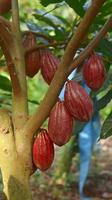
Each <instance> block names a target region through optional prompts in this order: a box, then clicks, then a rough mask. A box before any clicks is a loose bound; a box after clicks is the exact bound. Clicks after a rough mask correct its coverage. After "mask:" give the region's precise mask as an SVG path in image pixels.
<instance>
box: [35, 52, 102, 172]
mask: <svg viewBox="0 0 112 200" xmlns="http://www.w3.org/2000/svg"><path fill="white" fill-rule="evenodd" d="M41 54H42V56H43V61H42V62H41V69H42V74H43V77H44V79H45V81H46V82H47V83H48V84H49V83H50V81H51V79H52V77H53V76H54V73H55V70H56V65H57V64H58V60H53V62H52V60H50V59H52V57H51V56H50V59H49V60H50V62H51V63H53V64H52V66H55V67H52V68H49V67H48V68H47V69H46V68H44V66H45V65H44V63H46V65H48V64H49V63H48V60H47V61H46V57H49V53H48V52H46V53H45V54H43V52H41ZM50 73H51V74H50ZM83 76H84V79H85V81H86V84H87V85H88V86H89V87H90V88H91V89H92V90H96V89H99V88H100V87H101V86H102V84H103V83H104V80H105V67H104V64H103V61H102V58H101V57H100V56H99V55H97V54H95V53H92V54H91V56H90V57H89V58H88V59H87V60H86V62H85V64H84V67H83ZM92 115H93V102H92V100H91V98H90V96H89V95H88V93H87V92H86V91H85V90H84V88H83V87H82V86H81V85H80V84H79V83H77V82H76V81H73V80H68V81H67V82H66V84H65V92H64V101H61V100H58V102H57V103H56V105H55V106H54V107H53V109H52V110H51V113H50V116H49V122H48V132H47V131H46V130H45V129H41V131H40V133H39V135H38V136H37V138H36V140H35V142H34V145H33V161H34V164H35V165H36V167H38V168H39V169H41V170H42V171H44V170H46V169H48V168H49V167H50V166H51V164H52V162H53V159H54V144H56V145H58V146H62V145H64V144H66V143H67V142H68V141H69V139H70V138H71V135H72V128H73V120H79V121H85V122H86V121H89V120H90V119H91V118H92Z"/></svg>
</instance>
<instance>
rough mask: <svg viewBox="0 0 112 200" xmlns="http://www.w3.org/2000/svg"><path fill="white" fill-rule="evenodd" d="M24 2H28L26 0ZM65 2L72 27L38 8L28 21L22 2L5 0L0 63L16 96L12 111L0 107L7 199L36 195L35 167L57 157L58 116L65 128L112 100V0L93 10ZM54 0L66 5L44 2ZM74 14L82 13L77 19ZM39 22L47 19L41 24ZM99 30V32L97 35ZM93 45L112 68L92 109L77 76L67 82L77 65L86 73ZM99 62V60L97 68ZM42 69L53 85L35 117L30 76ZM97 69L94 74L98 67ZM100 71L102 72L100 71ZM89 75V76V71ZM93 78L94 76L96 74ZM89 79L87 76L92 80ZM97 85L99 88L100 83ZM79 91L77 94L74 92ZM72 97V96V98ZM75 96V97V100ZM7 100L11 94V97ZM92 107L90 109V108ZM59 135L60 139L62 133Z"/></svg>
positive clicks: (0, 82) (1, 84) (4, 82)
mask: <svg viewBox="0 0 112 200" xmlns="http://www.w3.org/2000/svg"><path fill="white" fill-rule="evenodd" d="M25 2H26V3H28V1H27V0H26V1H25ZM35 2H36V1H35ZM65 2H66V3H67V4H68V6H70V7H72V8H73V9H74V11H75V13H74V16H73V18H74V20H73V25H72V26H71V24H70V23H67V21H66V20H64V18H63V17H61V15H60V16H58V17H57V16H55V19H54V21H55V22H56V19H57V20H58V22H59V20H60V22H61V23H63V24H64V25H65V24H66V26H64V25H63V26H61V24H59V23H58V25H57V24H55V23H54V21H53V17H52V19H51V18H50V17H49V15H47V14H48V13H47V14H46V13H45V12H42V11H40V12H39V10H38V9H34V10H33V11H34V12H32V15H33V17H34V18H35V20H34V22H30V23H28V21H27V18H25V19H23V16H22V15H20V10H21V5H22V3H24V2H23V1H18V0H11V1H10V0H7V1H6V0H4V1H3V0H0V14H1V16H0V46H1V51H0V54H1V57H0V58H1V61H0V64H2V62H3V63H5V62H4V60H5V61H6V68H4V69H6V71H8V73H9V76H10V80H9V79H8V78H7V77H4V76H2V75H0V88H1V89H3V90H6V91H7V90H8V91H9V92H10V99H11V106H10V108H11V109H10V110H9V109H8V108H7V106H5V107H4V106H1V107H2V108H1V109H0V123H1V124H0V168H1V171H2V177H3V185H4V189H3V191H4V194H5V196H6V199H7V200H22V199H23V200H26V199H27V200H31V199H32V196H31V191H30V187H29V179H30V176H31V175H32V174H33V173H34V170H35V167H38V168H39V169H41V170H46V169H47V168H48V167H50V165H51V163H52V161H53V158H54V147H53V142H54V141H52V137H51V135H52V134H54V135H55V133H52V132H51V131H50V126H51V127H52V125H53V126H55V127H56V122H57V124H58V122H59V121H58V118H60V120H61V119H62V126H64V121H66V117H67V121H68V120H69V119H70V123H71V124H72V118H73V117H74V118H75V120H79V121H87V120H89V119H90V118H91V115H92V113H93V112H95V109H98V110H100V109H101V108H103V107H105V106H106V105H107V103H108V102H109V101H110V100H111V98H112V88H111V83H112V81H111V80H110V71H111V68H110V64H111V63H112V58H111V52H112V48H111V47H112V44H111V36H112V33H111V28H112V17H111V15H110V13H111V6H110V5H111V3H112V1H111V0H109V1H108V2H107V1H106V0H94V1H92V3H91V5H90V7H88V8H87V5H86V4H85V3H86V0H83V1H79V0H75V1H73V0H71V1H68V0H66V1H65ZM50 3H60V4H56V6H55V8H57V7H59V6H60V5H62V1H61V0H59V1H58V0H55V1H52V0H51V1H48V0H47V1H45V0H41V4H42V5H43V6H47V5H49V4H50ZM28 5H29V4H28ZM37 6H38V3H37ZM84 6H86V9H84ZM85 10H86V11H85ZM7 12H9V13H7ZM102 13H103V14H102ZM75 15H76V16H78V20H77V21H76V20H75ZM102 15H103V16H102ZM26 16H27V14H26ZM27 17H28V16H27ZM40 21H42V22H43V24H42V26H41V23H40ZM22 23H23V24H25V23H26V25H27V29H26V30H23V29H22V28H21V24H22ZM46 24H47V27H48V25H49V27H50V28H51V27H52V28H53V29H52V30H53V34H52V31H51V29H50V28H46ZM43 26H45V29H43V28H42V27H43ZM58 26H59V27H58ZM67 27H68V29H67ZM94 32H95V34H93V33H94ZM107 32H108V34H107ZM88 35H90V36H91V37H89V36H88ZM39 38H41V40H38V39H39ZM42 39H43V40H42ZM105 44H106V47H105ZM53 48H54V49H53ZM58 49H63V51H62V54H60V55H61V56H60V58H57V55H58V54H57V53H56V56H53V54H52V52H53V53H55V50H58ZM94 49H97V51H99V52H100V53H101V54H102V56H103V58H104V60H105V61H106V71H109V73H108V76H107V79H106V80H107V82H105V84H104V85H103V86H102V87H101V88H100V90H99V91H95V92H94V91H93V92H91V98H92V97H93V98H94V96H95V95H96V94H98V93H100V92H101V91H104V90H105V88H107V87H108V91H107V92H106V94H105V93H104V94H105V95H104V96H103V97H101V98H100V99H99V100H98V101H97V104H96V105H95V108H93V105H92V100H91V99H90V97H89V96H88V95H87V94H86V93H85V91H83V89H82V87H81V86H78V84H79V83H75V82H76V81H77V80H76V79H75V82H74V84H75V86H73V88H72V87H71V88H70V87H69V83H70V81H68V76H69V74H70V73H71V72H72V71H73V70H74V69H76V68H77V74H78V75H79V74H80V73H78V72H81V71H82V70H81V67H82V66H83V62H84V61H85V59H86V58H87V57H89V56H90V55H91V53H92V52H93V50H94ZM110 49H111V50H110ZM50 51H52V52H50ZM4 57H5V59H4ZM99 62H100V61H99ZM99 62H98V63H99ZM45 65H46V66H45ZM99 66H100V64H99V65H98V66H97V68H99ZM39 69H41V73H42V75H43V78H44V80H45V81H46V82H47V83H48V84H49V87H48V90H47V92H46V94H45V96H44V98H43V100H42V101H41V102H40V103H39V105H38V106H37V108H35V111H34V113H32V115H31V114H30V113H29V109H28V91H27V82H28V81H27V80H28V79H27V76H29V77H33V76H34V75H35V74H36V73H37V72H38V71H39ZM46 69H47V70H46ZM98 72H99V71H98ZM88 73H89V72H88ZM90 73H91V72H90ZM92 73H93V74H94V71H93V72H92ZM95 73H97V70H96V71H95ZM85 74H86V75H87V72H85ZM104 76H105V74H103V79H102V76H100V81H101V82H100V83H101V84H100V86H101V85H102V84H103V81H104V79H105V77H104ZM92 78H93V80H94V76H92ZM80 79H81V80H82V75H81V76H80V78H79V79H78V82H80ZM85 79H86V80H87V78H85ZM93 80H92V81H93ZM102 80H103V81H102ZM65 82H67V83H66V85H68V87H67V88H66V93H65V102H64V103H62V104H61V105H63V106H65V107H66V108H65V107H63V106H60V107H59V108H57V109H61V110H59V111H58V112H57V109H56V111H54V109H55V107H54V106H55V104H56V103H57V101H59V98H58V97H59V94H60V91H61V89H62V88H63V86H64V84H65ZM110 82H111V83H110ZM10 83H11V84H10ZM76 86H77V87H76ZM96 88H97V89H99V84H98V86H97V87H96ZM96 88H95V89H96ZM70 90H72V92H70ZM75 90H76V91H75ZM74 92H76V93H75V94H74ZM69 93H72V94H69ZM67 95H68V96H67ZM69 95H70V96H71V97H72V100H71V99H69V98H70V96H69ZM74 97H75V100H73V98H74ZM5 98H6V94H5ZM7 98H9V96H8V95H7ZM84 98H85V100H84ZM73 101H74V103H73ZM1 104H2V103H1ZM75 104H76V108H77V109H76V110H75V114H74V112H72V113H71V108H73V110H74V107H73V106H74V105H75ZM56 105H57V104H56ZM88 105H89V109H88V108H87V106H88ZM53 107H54V108H53ZM61 107H62V108H61ZM52 108H53V110H52ZM69 108H70V109H69ZM51 110H52V111H51ZM53 112H55V113H53ZM61 112H62V113H61ZM52 113H53V114H54V115H55V117H54V121H53V122H52V123H51V122H50V121H49V129H48V132H47V130H45V129H42V125H43V123H44V122H45V120H46V119H47V118H48V117H49V116H52V115H53V114H52ZM63 113H64V114H63ZM56 117H57V118H56ZM61 117H62V118H61ZM83 117H84V118H83ZM110 119H111V114H109V116H108V117H107V119H106V121H105V122H104V126H103V128H102V130H103V131H102V133H101V137H102V138H103V137H105V138H106V137H108V136H110V135H111V130H112V125H111V124H110V126H109V128H108V132H107V130H106V129H105V127H107V122H109V121H110ZM50 120H51V118H50ZM51 121H52V120H51ZM50 123H51V125H50ZM71 124H69V126H66V128H68V127H69V130H68V132H67V135H66V137H65V138H64V141H63V142H64V143H65V142H67V141H68V138H70V130H71ZM58 125H59V127H58V128H60V127H61V126H60V124H58ZM58 125H57V126H58ZM56 128H57V127H56ZM56 128H55V129H56ZM55 131H56V130H55ZM63 131H64V132H65V127H64V128H63V129H61V135H62V136H63V137H64V136H65V135H64V134H63V133H64V132H63ZM54 135H53V137H54ZM57 135H58V136H59V141H60V137H61V135H59V133H58V134H57ZM63 137H62V138H61V139H63ZM55 138H56V135H55ZM56 139H57V138H56ZM57 140H58V139H57ZM64 143H63V144H64ZM61 145H62V143H61ZM47 152H48V153H47Z"/></svg>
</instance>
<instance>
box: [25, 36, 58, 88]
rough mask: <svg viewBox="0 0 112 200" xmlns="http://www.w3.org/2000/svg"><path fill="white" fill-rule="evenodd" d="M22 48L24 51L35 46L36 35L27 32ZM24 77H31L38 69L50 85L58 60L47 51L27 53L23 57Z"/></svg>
mask: <svg viewBox="0 0 112 200" xmlns="http://www.w3.org/2000/svg"><path fill="white" fill-rule="evenodd" d="M23 46H24V48H25V49H27V50H28V49H31V48H33V47H34V46H36V35H35V34H34V33H32V32H28V33H27V34H26V35H24V37H23ZM25 62H26V65H25V67H26V75H27V76H29V77H33V76H34V75H35V74H37V72H38V71H39V69H40V70H41V74H42V76H43V78H44V80H45V81H46V83H48V84H50V83H51V81H52V79H53V77H54V74H55V72H56V70H57V66H58V64H59V59H58V58H56V57H55V56H54V55H53V54H52V53H51V51H49V50H48V49H44V50H40V49H38V50H35V51H29V52H28V53H27V54H26V56H25Z"/></svg>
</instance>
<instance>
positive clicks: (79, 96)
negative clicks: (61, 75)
mask: <svg viewBox="0 0 112 200" xmlns="http://www.w3.org/2000/svg"><path fill="white" fill-rule="evenodd" d="M64 98H65V101H64V102H65V106H66V108H67V109H68V111H69V112H70V114H71V115H72V116H73V117H74V118H75V119H76V120H79V121H88V120H90V118H91V117H92V114H93V103H92V100H91V98H90V97H89V95H88V94H87V92H86V91H85V90H84V88H83V87H82V86H81V85H79V84H78V83H77V82H75V81H72V80H71V81H67V83H66V86H65V94H64Z"/></svg>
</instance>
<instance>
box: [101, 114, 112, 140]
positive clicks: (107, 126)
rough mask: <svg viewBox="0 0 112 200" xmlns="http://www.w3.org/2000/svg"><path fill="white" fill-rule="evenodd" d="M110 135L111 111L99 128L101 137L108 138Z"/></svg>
mask: <svg viewBox="0 0 112 200" xmlns="http://www.w3.org/2000/svg"><path fill="white" fill-rule="evenodd" d="M111 135H112V111H111V113H110V114H109V116H108V117H107V119H106V120H105V122H104V123H103V126H102V129H101V135H100V138H101V139H105V138H108V137H110V136H111Z"/></svg>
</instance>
